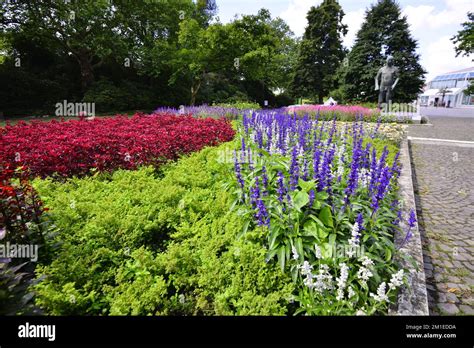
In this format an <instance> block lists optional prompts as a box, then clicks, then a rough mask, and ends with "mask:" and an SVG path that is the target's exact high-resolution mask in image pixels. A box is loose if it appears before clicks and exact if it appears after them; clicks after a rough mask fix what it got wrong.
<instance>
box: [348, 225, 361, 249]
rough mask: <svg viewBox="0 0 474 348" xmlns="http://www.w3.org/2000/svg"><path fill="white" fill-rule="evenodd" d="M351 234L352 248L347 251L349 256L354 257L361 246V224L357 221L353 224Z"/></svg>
mask: <svg viewBox="0 0 474 348" xmlns="http://www.w3.org/2000/svg"><path fill="white" fill-rule="evenodd" d="M351 235H352V236H351V238H350V239H349V245H350V248H349V250H348V251H347V252H346V253H347V256H349V257H353V256H354V255H355V253H356V251H355V250H356V248H357V247H358V246H359V237H360V233H359V224H358V223H357V222H356V223H355V224H354V226H352V231H351Z"/></svg>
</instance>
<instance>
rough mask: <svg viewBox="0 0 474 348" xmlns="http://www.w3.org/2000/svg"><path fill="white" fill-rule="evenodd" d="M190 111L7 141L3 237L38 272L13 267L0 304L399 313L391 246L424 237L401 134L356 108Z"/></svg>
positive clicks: (76, 309)
mask: <svg viewBox="0 0 474 348" xmlns="http://www.w3.org/2000/svg"><path fill="white" fill-rule="evenodd" d="M217 108H219V109H218V110H217ZM203 110H206V112H207V116H209V117H206V113H205V112H204V111H203ZM213 110H217V111H215V113H214V114H213ZM187 111H188V112H186V109H185V110H184V112H185V114H184V115H182V114H181V113H182V112H181V111H178V110H173V109H167V110H164V109H159V110H157V111H156V112H155V113H153V114H151V115H144V114H137V115H135V116H133V117H126V116H116V117H111V118H97V119H94V120H90V121H89V120H74V121H51V122H32V123H19V124H17V125H15V126H11V125H7V126H5V127H4V128H1V129H0V135H1V143H2V147H1V150H0V159H1V166H2V177H1V178H0V179H1V185H2V186H1V192H0V193H1V211H2V216H1V219H2V220H1V225H2V226H3V227H2V230H1V231H0V232H1V235H0V237H1V238H2V239H3V241H9V242H12V243H13V242H16V243H23V244H25V243H36V244H39V245H40V257H39V259H38V262H37V263H36V264H34V265H32V263H31V262H30V263H28V262H27V263H20V262H19V261H16V260H13V259H12V260H3V263H2V264H3V265H5V266H3V269H2V270H1V271H2V272H1V278H0V283H1V284H2V285H5V284H8V287H9V289H11V291H9V292H6V293H2V294H0V303H10V304H13V303H18V304H19V305H18V306H17V307H16V308H14V306H13V307H12V308H10V309H9V310H10V311H11V312H15V313H17V314H30V313H32V312H33V313H41V314H51V315H384V314H387V313H388V308H389V306H390V305H392V304H393V303H395V302H396V300H397V293H398V291H399V289H400V287H402V286H406V285H404V282H405V278H406V277H405V275H406V272H407V271H408V270H406V269H403V268H401V266H400V264H399V263H398V262H397V258H400V257H403V255H400V253H399V252H398V248H397V246H396V245H395V243H394V235H395V234H400V233H401V234H402V235H403V236H404V243H409V241H410V237H411V232H410V230H408V231H403V230H402V229H401V228H400V221H401V220H402V219H403V220H406V221H408V226H414V224H415V216H414V213H413V212H412V214H404V213H403V211H402V209H401V204H400V202H399V195H398V177H399V175H400V170H401V165H400V162H399V159H398V157H399V152H398V151H399V145H400V141H401V139H402V137H403V132H404V126H403V125H400V124H395V123H382V122H381V121H382V119H381V118H380V117H378V121H379V122H367V121H373V117H374V116H373V115H372V114H371V113H370V112H369V113H364V112H362V111H363V110H361V109H355V108H353V107H352V108H351V107H339V108H338V109H337V112H336V111H335V110H334V109H329V110H325V111H324V112H323V111H321V110H319V109H318V110H316V111H315V113H314V114H313V113H311V112H300V111H298V110H285V109H278V110H254V111H248V110H247V111H242V110H232V111H226V110H225V107H206V109H202V108H201V109H198V108H197V109H196V110H187ZM229 115H231V116H229ZM329 115H332V116H329ZM193 116H194V117H193ZM347 120H351V122H344V121H347ZM5 308H6V307H5Z"/></svg>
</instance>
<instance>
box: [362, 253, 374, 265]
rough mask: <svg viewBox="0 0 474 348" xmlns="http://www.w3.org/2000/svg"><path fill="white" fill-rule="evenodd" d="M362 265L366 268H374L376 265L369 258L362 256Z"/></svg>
mask: <svg viewBox="0 0 474 348" xmlns="http://www.w3.org/2000/svg"><path fill="white" fill-rule="evenodd" d="M362 264H363V265H364V266H365V267H369V266H373V265H374V261H372V260H371V259H369V258H368V257H367V256H365V255H364V256H362Z"/></svg>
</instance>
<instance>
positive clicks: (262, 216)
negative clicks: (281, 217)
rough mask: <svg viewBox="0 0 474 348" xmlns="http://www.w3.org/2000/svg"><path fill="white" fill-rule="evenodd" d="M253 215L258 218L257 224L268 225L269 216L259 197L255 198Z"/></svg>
mask: <svg viewBox="0 0 474 348" xmlns="http://www.w3.org/2000/svg"><path fill="white" fill-rule="evenodd" d="M255 217H256V218H257V220H258V225H259V226H270V218H269V216H268V212H267V208H266V207H265V203H263V201H262V200H261V199H259V200H257V213H256V214H255Z"/></svg>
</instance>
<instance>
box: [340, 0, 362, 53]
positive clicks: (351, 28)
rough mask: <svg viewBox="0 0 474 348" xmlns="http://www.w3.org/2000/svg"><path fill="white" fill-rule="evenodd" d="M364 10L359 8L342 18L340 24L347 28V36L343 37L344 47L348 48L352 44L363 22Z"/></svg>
mask: <svg viewBox="0 0 474 348" xmlns="http://www.w3.org/2000/svg"><path fill="white" fill-rule="evenodd" d="M364 15H365V9H363V8H360V9H358V10H356V11H349V12H347V13H346V15H345V16H344V17H343V18H342V23H344V24H346V25H347V26H348V32H347V35H346V36H345V37H344V40H343V42H344V45H345V46H346V47H348V48H350V47H352V45H353V44H354V41H355V38H356V34H357V32H358V31H359V29H360V27H361V26H362V23H363V22H364Z"/></svg>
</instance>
